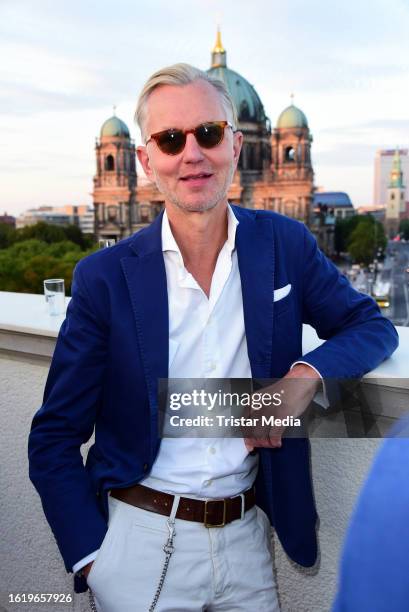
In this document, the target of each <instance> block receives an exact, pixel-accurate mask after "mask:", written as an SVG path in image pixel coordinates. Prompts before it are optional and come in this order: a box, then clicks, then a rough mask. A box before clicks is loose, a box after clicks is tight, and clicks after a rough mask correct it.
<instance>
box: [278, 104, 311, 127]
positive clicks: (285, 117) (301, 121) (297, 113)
mask: <svg viewBox="0 0 409 612" xmlns="http://www.w3.org/2000/svg"><path fill="white" fill-rule="evenodd" d="M277 127H278V128H308V121H307V117H306V116H305V115H304V113H303V112H302V110H301V109H299V108H297V107H296V106H294V104H290V106H287V108H285V109H284V110H283V112H282V113H281V115H280V116H279V118H278V120H277Z"/></svg>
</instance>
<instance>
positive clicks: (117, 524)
mask: <svg viewBox="0 0 409 612" xmlns="http://www.w3.org/2000/svg"><path fill="white" fill-rule="evenodd" d="M166 521H167V517H165V516H161V515H160V514H156V513H154V512H148V511H146V510H141V509H139V508H135V507H134V506H131V505H129V504H126V503H124V502H121V501H119V500H116V499H114V498H112V497H110V498H109V528H108V532H107V535H106V536H105V539H104V541H103V543H102V546H101V548H100V550H99V552H98V556H97V558H96V560H95V562H94V564H93V566H92V568H91V572H90V573H89V576H88V584H89V586H90V589H91V590H92V592H93V594H94V599H95V604H96V607H97V610H98V612H148V611H149V608H150V605H151V603H152V600H153V598H154V595H155V593H156V590H157V587H158V584H159V579H160V576H161V574H162V570H163V565H164V561H165V553H164V551H163V546H164V545H165V543H166V540H167V538H168V535H169V529H168V526H167V522H166ZM173 543H174V547H175V550H174V553H173V555H172V557H171V559H170V563H169V567H168V571H167V574H166V578H165V581H164V584H163V588H162V591H161V594H160V597H159V599H158V602H157V605H156V607H155V612H199V611H200V612H204V611H208V612H216V611H220V612H221V611H224V612H251V611H253V610H256V611H257V612H279V604H278V598H277V589H276V584H275V580H274V575H273V564H272V553H271V539H270V523H269V521H268V518H267V516H266V515H265V513H264V512H263V511H262V510H261V509H260V508H258V507H254V508H252V509H251V510H249V511H248V512H246V513H245V515H244V518H243V519H238V520H236V521H233V522H232V523H230V524H228V525H226V526H225V527H215V528H210V529H208V528H207V527H205V526H204V525H203V524H201V523H195V522H191V521H183V520H180V519H176V521H175V537H174V542H173Z"/></svg>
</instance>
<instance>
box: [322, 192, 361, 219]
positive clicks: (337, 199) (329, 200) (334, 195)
mask: <svg viewBox="0 0 409 612" xmlns="http://www.w3.org/2000/svg"><path fill="white" fill-rule="evenodd" d="M312 201H313V208H314V214H316V213H318V212H319V211H320V209H324V210H325V211H326V212H327V213H328V214H331V215H332V216H333V217H334V218H335V220H336V219H347V218H348V217H352V216H353V215H355V214H356V210H355V208H354V207H353V205H352V202H351V200H350V197H349V195H348V194H347V193H345V192H344V191H316V192H315V193H314V195H313V200H312Z"/></svg>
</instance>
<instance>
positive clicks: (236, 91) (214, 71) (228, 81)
mask: <svg viewBox="0 0 409 612" xmlns="http://www.w3.org/2000/svg"><path fill="white" fill-rule="evenodd" d="M207 72H208V73H209V74H211V75H212V76H213V77H216V78H217V79H220V81H224V83H225V85H226V87H227V89H228V91H229V93H230V95H231V97H232V98H233V101H234V104H235V106H236V109H237V114H238V117H239V120H240V121H256V122H263V121H265V120H266V114H265V112H264V107H263V104H262V102H261V100H260V98H259V97H258V94H257V92H256V90H255V89H254V87H253V86H252V85H250V83H249V82H248V81H246V79H245V78H244V77H242V76H241V75H240V74H238V73H237V72H235V71H234V70H231V69H230V68H227V66H217V67H214V68H210V69H209V70H208V71H207Z"/></svg>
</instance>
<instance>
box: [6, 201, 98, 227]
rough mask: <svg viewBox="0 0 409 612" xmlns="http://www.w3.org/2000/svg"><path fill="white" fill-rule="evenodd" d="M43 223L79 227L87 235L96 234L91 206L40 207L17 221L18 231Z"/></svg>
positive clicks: (30, 210) (26, 212) (32, 209)
mask: <svg viewBox="0 0 409 612" xmlns="http://www.w3.org/2000/svg"><path fill="white" fill-rule="evenodd" d="M40 221H43V222H44V223H50V224H51V225H58V226H60V227H61V226H66V225H78V227H79V228H80V229H81V230H82V231H83V232H84V233H87V234H93V233H94V223H95V221H94V210H93V208H91V207H90V206H86V205H80V206H73V205H70V204H68V205H66V206H40V207H39V208H30V209H29V210H26V211H25V212H24V213H22V214H21V215H20V216H19V217H18V218H17V221H16V227H17V229H19V228H22V227H27V226H28V225H35V224H36V223H39V222H40Z"/></svg>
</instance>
